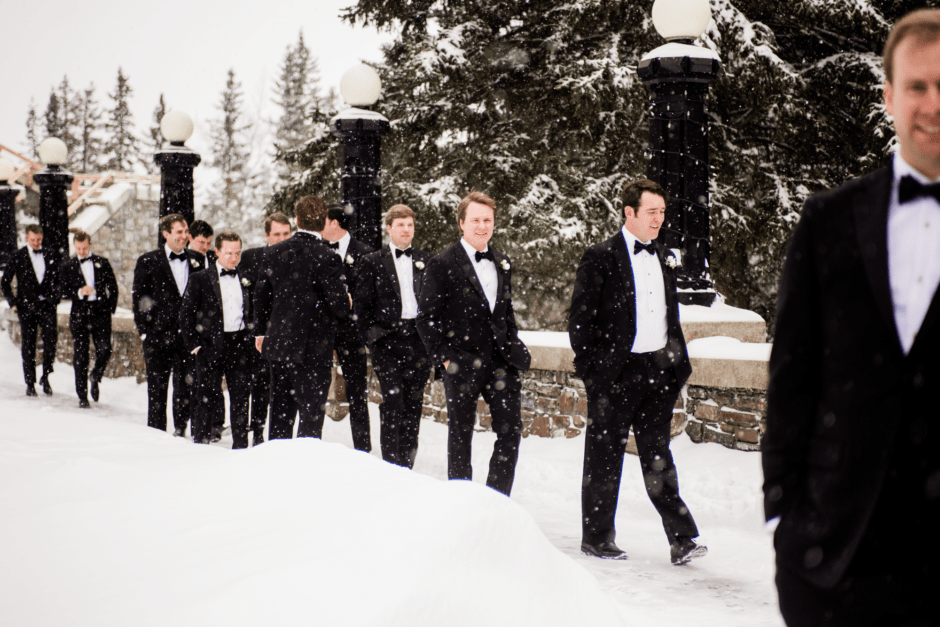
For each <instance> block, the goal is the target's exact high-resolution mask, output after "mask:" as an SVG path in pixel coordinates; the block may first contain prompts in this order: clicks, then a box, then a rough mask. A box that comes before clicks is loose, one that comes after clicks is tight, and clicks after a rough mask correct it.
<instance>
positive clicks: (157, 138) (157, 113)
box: [143, 93, 166, 174]
mask: <svg viewBox="0 0 940 627" xmlns="http://www.w3.org/2000/svg"><path fill="white" fill-rule="evenodd" d="M165 114H166V102H165V101H164V99H163V94H162V93H161V94H160V101H159V102H157V106H156V107H155V108H154V110H153V123H152V124H151V125H150V129H149V138H148V139H149V141H148V142H147V152H149V153H150V154H148V155H145V156H144V158H143V163H144V165H145V166H146V168H147V172H149V173H151V174H154V173H155V172H157V170H159V168H158V167H157V164H156V162H154V160H153V155H154V154H156V153H157V152H159V151H160V149H161V148H163V132H162V131H161V130H160V122H162V121H163V116H164V115H165Z"/></svg>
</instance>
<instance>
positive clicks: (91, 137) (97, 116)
mask: <svg viewBox="0 0 940 627" xmlns="http://www.w3.org/2000/svg"><path fill="white" fill-rule="evenodd" d="M101 117H102V113H101V107H99V106H98V100H97V99H96V98H95V84H94V83H92V84H90V85H89V86H88V87H87V88H86V89H85V90H84V91H83V92H82V93H80V94H78V128H79V136H78V139H79V150H78V154H77V155H76V157H77V158H76V165H75V168H76V170H77V171H78V172H97V171H98V170H100V169H101V153H102V151H103V150H104V141H103V140H102V138H101Z"/></svg>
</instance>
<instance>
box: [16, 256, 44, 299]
mask: <svg viewBox="0 0 940 627" xmlns="http://www.w3.org/2000/svg"><path fill="white" fill-rule="evenodd" d="M32 254H33V252H32V248H30V247H29V246H27V247H26V267H27V268H29V276H31V277H33V285H35V286H36V292H37V293H38V292H39V287H40V286H39V277H38V276H36V268H34V267H33V259H32V257H30V255H32ZM42 258H43V259H45V258H46V255H45V254H43V256H42ZM46 272H49V266H48V264H47V265H46ZM43 278H44V279H45V278H46V277H45V276H44V277H43ZM17 280H19V279H17Z"/></svg>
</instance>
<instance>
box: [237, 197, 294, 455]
mask: <svg viewBox="0 0 940 627" xmlns="http://www.w3.org/2000/svg"><path fill="white" fill-rule="evenodd" d="M288 237H290V220H289V219H288V217H287V216H286V215H284V214H283V213H281V212H280V211H278V212H275V213H272V214H271V215H269V216H267V217H266V218H265V219H264V238H265V239H266V240H267V241H268V245H267V246H259V247H258V248H249V249H248V250H246V251H244V252H243V253H242V259H241V261H240V262H239V264H238V274H239V276H240V277H241V279H242V282H243V283H244V281H245V280H247V281H248V284H247V285H246V286H245V288H246V289H247V290H248V297H249V299H251V298H254V291H255V285H257V284H258V279H259V278H260V277H259V272H260V270H261V262H262V261H263V260H264V253H265V251H267V250H268V248H269V247H270V246H273V245H274V244H277V243H278V242H283V241H284V240H286V239H287V238H288ZM251 354H252V357H251V432H252V440H251V444H252V446H256V445H258V444H261V443H262V442H264V426H265V424H267V422H268V407H269V406H270V404H271V367H270V364H268V360H266V359H264V358H263V357H261V354H260V353H258V351H251Z"/></svg>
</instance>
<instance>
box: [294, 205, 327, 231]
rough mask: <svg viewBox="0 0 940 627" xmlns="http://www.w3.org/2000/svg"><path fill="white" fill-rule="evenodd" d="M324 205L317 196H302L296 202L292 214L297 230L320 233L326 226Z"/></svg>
mask: <svg viewBox="0 0 940 627" xmlns="http://www.w3.org/2000/svg"><path fill="white" fill-rule="evenodd" d="M326 212H327V209H326V203H325V202H323V199H322V198H319V197H317V196H304V197H303V198H301V199H300V200H298V201H297V206H296V207H295V208H294V213H295V214H296V215H297V228H298V229H303V230H305V231H322V230H323V227H324V226H326Z"/></svg>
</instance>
